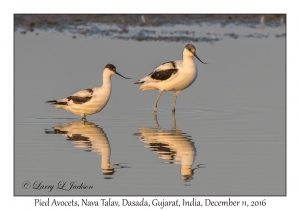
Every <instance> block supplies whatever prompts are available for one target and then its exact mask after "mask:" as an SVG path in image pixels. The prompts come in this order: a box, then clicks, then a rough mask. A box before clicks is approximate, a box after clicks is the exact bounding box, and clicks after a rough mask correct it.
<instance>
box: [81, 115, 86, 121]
mask: <svg viewBox="0 0 300 210" xmlns="http://www.w3.org/2000/svg"><path fill="white" fill-rule="evenodd" d="M81 121H83V122H85V121H86V115H85V114H84V115H83V116H82V118H81Z"/></svg>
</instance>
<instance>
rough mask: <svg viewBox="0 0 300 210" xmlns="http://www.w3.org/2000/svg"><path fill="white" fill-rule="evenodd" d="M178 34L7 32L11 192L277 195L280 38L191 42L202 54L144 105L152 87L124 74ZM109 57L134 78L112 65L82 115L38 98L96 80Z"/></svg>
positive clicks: (145, 69) (144, 66)
mask: <svg viewBox="0 0 300 210" xmlns="http://www.w3.org/2000/svg"><path fill="white" fill-rule="evenodd" d="M199 30H201V28H200V29H199ZM232 30H233V31H234V30H235V29H232ZM245 30H246V31H247V30H253V29H245ZM267 30H268V28H265V29H264V32H266V33H268V31H267ZM269 30H270V32H269V34H273V32H272V29H271V28H270V29H269ZM276 30H278V29H276ZM280 30H284V29H280ZM236 31H237V33H236V34H243V33H242V31H243V28H242V27H237V28H236ZM246 31H245V33H246V34H247V32H246ZM185 44H186V43H179V42H175V43H174V42H162V41H160V42H154V41H147V42H137V41H134V40H118V39H109V38H105V37H98V36H88V37H80V36H79V37H77V38H76V39H73V38H72V36H71V35H70V34H62V33H54V32H53V31H51V30H49V31H39V33H38V35H36V33H26V34H25V35H23V34H20V33H19V31H15V74H14V76H15V116H14V117H15V131H14V133H15V135H14V137H15V140H14V163H15V165H14V166H15V171H14V172H15V185H14V188H15V189H14V194H15V195H195V196H196V195H285V193H286V171H285V169H286V159H285V157H286V142H285V140H286V139H285V138H286V136H285V135H286V133H285V132H286V130H285V114H286V113H285V99H286V96H285V87H286V78H285V76H286V39H285V37H276V36H268V37H244V38H243V39H222V41H218V42H215V43H210V42H198V43H193V44H194V45H195V46H196V48H197V54H198V56H199V57H200V58H201V60H202V61H204V62H207V63H209V64H207V65H203V64H202V63H200V62H198V61H196V64H197V66H198V69H199V74H198V78H197V80H196V81H195V82H194V84H193V85H192V86H190V87H189V88H188V89H186V90H184V91H183V92H182V93H181V94H180V95H179V96H178V99H177V104H176V108H177V109H176V113H175V115H173V114H172V112H171V106H172V100H173V97H172V93H170V92H167V93H163V94H162V97H161V98H160V100H159V103H158V111H157V115H154V112H153V103H154V100H155V98H156V97H157V94H158V93H157V91H147V92H141V91H139V90H138V85H134V84H133V83H134V82H135V81H136V80H138V79H140V78H141V77H143V76H145V75H147V74H149V73H150V72H151V71H152V70H153V69H155V68H156V66H158V65H159V64H161V63H162V62H164V61H169V60H172V59H181V53H182V49H183V47H184V45H185ZM107 63H113V64H114V65H115V66H116V67H117V71H118V72H119V73H121V74H122V75H124V76H126V77H132V78H133V79H132V80H125V79H123V78H121V77H119V76H112V85H113V91H112V95H111V98H110V101H109V102H108V105H107V106H106V107H105V108H104V109H103V110H102V111H101V112H100V113H97V114H95V115H91V116H88V117H87V120H88V122H86V123H83V122H81V121H80V117H78V116H75V115H73V114H71V113H68V112H65V111H64V110H58V109H54V108H53V107H52V106H51V105H49V104H45V103H44V102H45V101H46V100H52V99H57V98H62V97H65V96H68V95H70V94H73V93H75V92H76V91H78V90H81V89H84V88H92V87H96V86H101V84H102V79H101V77H102V71H103V68H104V66H105V64H107ZM72 182H74V185H81V184H82V185H81V186H86V188H85V189H80V190H79V189H74V188H71V189H70V186H71V185H72V184H71V183H72ZM51 186H53V189H52V188H51ZM91 186H92V187H91ZM57 187H58V188H57ZM27 188H29V189H27ZM35 188H39V190H38V189H35ZM59 188H61V189H59Z"/></svg>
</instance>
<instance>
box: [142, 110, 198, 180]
mask: <svg viewBox="0 0 300 210" xmlns="http://www.w3.org/2000/svg"><path fill="white" fill-rule="evenodd" d="M172 117H173V123H174V128H173V129H170V130H167V129H162V128H161V127H160V125H159V123H158V121H157V115H156V112H154V120H155V122H156V126H157V128H145V127H140V128H139V129H138V130H139V132H138V133H137V135H139V138H140V140H141V141H142V142H144V143H145V144H147V146H146V147H148V148H150V149H152V151H155V153H156V154H157V155H158V157H159V158H161V159H163V160H165V162H164V163H166V164H180V165H181V167H180V174H181V176H182V179H183V180H185V181H189V180H192V179H193V175H194V170H195V169H197V168H200V164H199V165H198V166H197V167H196V168H194V169H193V168H192V165H193V163H194V159H195V157H196V147H195V145H194V142H193V141H192V138H191V136H189V135H187V134H186V133H184V132H182V131H181V130H180V128H179V127H177V126H176V118H175V113H174V112H173V113H172Z"/></svg>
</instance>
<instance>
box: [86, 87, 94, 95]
mask: <svg viewBox="0 0 300 210" xmlns="http://www.w3.org/2000/svg"><path fill="white" fill-rule="evenodd" d="M85 90H87V91H89V93H90V94H91V95H93V92H94V91H93V89H92V88H88V89H85Z"/></svg>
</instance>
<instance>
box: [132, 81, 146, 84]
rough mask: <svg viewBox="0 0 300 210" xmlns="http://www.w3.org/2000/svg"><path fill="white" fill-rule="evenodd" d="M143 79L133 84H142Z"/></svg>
mask: <svg viewBox="0 0 300 210" xmlns="http://www.w3.org/2000/svg"><path fill="white" fill-rule="evenodd" d="M144 82H145V81H137V82H135V83H134V84H143V83H144Z"/></svg>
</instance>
